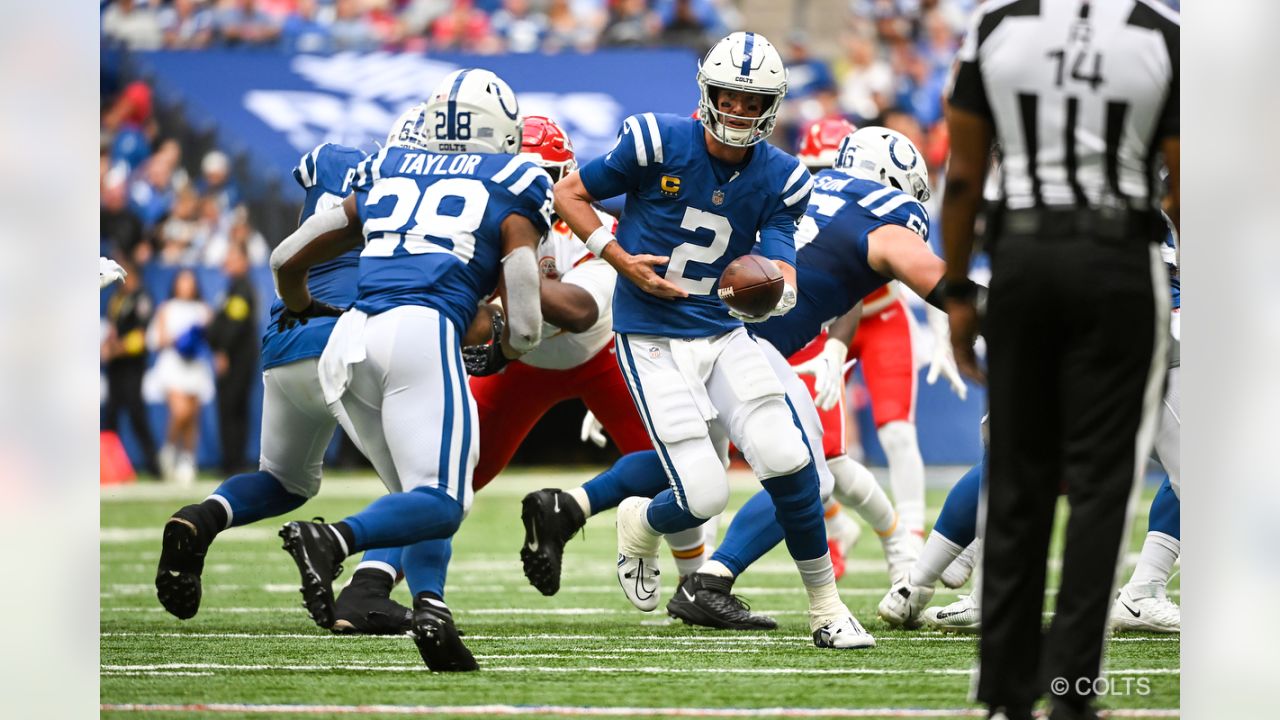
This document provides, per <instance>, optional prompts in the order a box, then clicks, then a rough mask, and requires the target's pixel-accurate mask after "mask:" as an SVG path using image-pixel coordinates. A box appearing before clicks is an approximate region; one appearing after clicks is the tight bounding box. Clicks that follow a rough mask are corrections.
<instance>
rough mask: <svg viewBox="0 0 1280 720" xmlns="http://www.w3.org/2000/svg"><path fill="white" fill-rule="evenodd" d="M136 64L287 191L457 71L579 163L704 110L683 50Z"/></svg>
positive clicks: (229, 57)
mask: <svg viewBox="0 0 1280 720" xmlns="http://www.w3.org/2000/svg"><path fill="white" fill-rule="evenodd" d="M133 58H134V59H135V60H136V61H137V62H138V63H139V65H140V69H141V70H142V71H143V74H144V75H146V76H148V77H150V78H151V79H152V80H153V82H154V84H155V87H156V89H157V91H158V92H159V93H160V95H161V97H162V98H163V99H164V100H166V101H172V100H176V101H179V102H181V103H182V104H183V105H184V106H185V107H186V109H187V113H186V114H187V117H188V119H190V120H192V121H200V122H203V121H209V122H211V123H213V124H214V125H216V128H217V131H218V138H219V144H221V145H222V146H223V147H224V148H226V149H227V150H230V151H232V152H234V153H240V152H244V153H247V154H248V155H249V157H250V161H251V163H252V164H253V166H254V168H255V170H256V171H257V172H269V173H273V174H274V175H275V176H276V177H278V178H280V179H281V180H282V181H285V182H289V183H291V182H292V180H290V179H289V177H288V176H289V173H290V172H291V171H292V169H293V167H294V166H295V165H296V164H297V162H298V158H299V157H300V156H301V155H302V154H303V153H306V152H309V151H310V150H311V149H312V148H314V147H315V146H316V145H318V144H320V143H322V142H334V143H339V144H343V145H350V146H353V147H359V148H362V149H365V150H372V149H373V148H374V147H375V146H374V144H373V143H374V141H377V142H379V143H381V142H382V141H383V139H384V138H386V136H387V132H388V130H389V129H390V128H391V124H392V123H393V122H394V121H395V119H396V117H398V116H399V115H400V113H401V112H403V111H404V110H406V109H408V108H409V107H411V106H412V105H414V104H416V103H419V102H422V101H424V100H425V99H426V98H427V95H428V94H429V93H430V92H431V90H432V89H433V88H434V87H435V86H436V84H437V83H438V82H439V81H440V80H441V79H443V78H444V77H445V76H446V75H448V74H449V73H450V72H452V71H454V70H457V69H458V68H464V67H482V68H485V69H488V70H492V71H494V72H495V73H497V74H498V75H499V76H500V77H502V79H504V80H506V81H507V83H508V84H509V85H511V87H512V88H513V89H514V90H515V91H516V93H517V94H518V95H519V97H520V110H521V112H522V113H523V114H525V115H546V116H548V117H551V118H553V119H555V120H556V121H557V122H559V123H560V124H561V125H563V126H564V127H565V130H566V131H567V132H568V133H569V137H570V138H572V139H573V143H574V147H575V149H576V151H577V152H578V155H579V158H580V160H582V161H586V160H590V159H592V158H595V157H597V156H599V155H603V154H604V153H605V152H607V151H608V150H609V148H610V147H612V145H613V142H614V139H615V138H616V136H617V132H618V128H619V127H621V125H622V120H623V119H624V118H626V117H627V116H628V115H631V114H634V113H639V112H670V113H677V114H681V115H688V114H690V113H692V112H693V111H694V109H695V108H696V107H697V102H698V90H697V85H696V83H695V82H694V77H695V74H696V72H697V56H696V55H694V54H693V53H691V52H689V51H686V50H609V51H599V52H595V53H592V54H590V55H581V54H576V53H565V54H559V55H540V54H535V55H486V56H469V55H431V56H427V55H420V54H393V53H385V52H372V53H357V52H346V53H338V54H335V55H305V54H300V55H282V54H279V53H275V52H257V51H245V50H239V51H236V50H222V51H220V50H208V51H203V52H198V53H192V52H183V51H157V52H141V53H135V54H134V55H133Z"/></svg>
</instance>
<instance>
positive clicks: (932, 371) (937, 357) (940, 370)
mask: <svg viewBox="0 0 1280 720" xmlns="http://www.w3.org/2000/svg"><path fill="white" fill-rule="evenodd" d="M927 307H928V309H927V310H926V311H925V314H926V315H928V316H929V329H930V330H932V331H933V356H932V357H930V358H929V374H928V375H926V376H925V379H924V381H925V382H926V383H928V384H930V385H932V384H934V383H935V382H937V381H938V376H939V375H942V376H944V377H946V378H947V382H949V383H951V389H952V390H954V391H955V393H956V396H958V397H959V398H960V399H961V400H964V399H965V398H966V397H968V395H969V386H968V385H965V384H964V379H963V378H961V377H960V369H959V368H957V367H956V358H955V356H954V354H952V352H951V326H950V324H949V323H948V322H947V314H946V313H944V312H942V311H941V310H939V309H938V308H936V307H934V306H932V305H929V306H927Z"/></svg>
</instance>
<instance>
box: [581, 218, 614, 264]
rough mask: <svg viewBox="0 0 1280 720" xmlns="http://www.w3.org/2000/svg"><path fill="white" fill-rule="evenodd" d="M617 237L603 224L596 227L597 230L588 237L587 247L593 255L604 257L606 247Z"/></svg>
mask: <svg viewBox="0 0 1280 720" xmlns="http://www.w3.org/2000/svg"><path fill="white" fill-rule="evenodd" d="M616 239H617V238H615V237H614V236H613V233H612V232H610V231H609V228H608V227H606V226H604V225H601V226H600V227H598V228H596V230H595V232H593V233H591V237H589V238H587V249H588V250H590V251H591V254H592V255H595V256H596V257H598V258H602V257H604V249H605V248H606V247H608V246H609V243H611V242H613V241H614V240H616Z"/></svg>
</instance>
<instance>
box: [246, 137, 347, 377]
mask: <svg viewBox="0 0 1280 720" xmlns="http://www.w3.org/2000/svg"><path fill="white" fill-rule="evenodd" d="M364 158H365V153H364V152H362V151H360V150H357V149H355V148H352V147H344V146H342V145H334V144H332V143H324V144H323V145H319V146H317V147H316V149H314V150H312V151H311V152H309V153H307V154H306V155H303V156H302V159H301V160H300V161H299V162H298V167H296V168H294V169H293V179H294V180H297V181H298V184H299V185H301V186H302V189H303V190H305V191H306V193H307V194H306V198H305V199H304V200H303V204H302V215H301V217H299V218H298V222H299V224H301V223H302V222H304V221H306V219H307V218H309V217H311V216H312V215H314V214H316V213H317V212H321V211H324V210H328V209H330V208H333V207H337V206H338V205H340V204H342V200H343V199H344V198H346V197H347V196H348V195H350V194H351V183H352V180H354V178H355V171H356V166H357V165H359V164H360V161H361V160H364ZM359 261H360V250H359V249H353V250H349V251H347V252H345V253H343V254H342V255H340V256H338V257H336V258H334V259H333V260H329V261H327V262H324V263H321V264H319V265H316V266H315V267H313V268H311V270H310V272H308V273H307V287H308V288H310V290H311V296H312V297H314V298H316V299H317V300H320V301H322V302H326V303H329V304H330V305H333V306H336V307H341V308H345V307H349V306H350V305H351V303H353V302H355V299H356V273H357V266H358V265H359ZM282 312H284V302H282V301H281V300H280V298H276V299H275V300H274V301H272V303H271V322H269V323H268V324H267V328H266V331H265V332H264V333H263V334H262V366H263V368H273V367H276V366H278V365H286V364H288V363H291V362H296V361H298V360H302V359H305V358H313V357H320V353H322V352H324V345H325V343H326V342H328V341H329V333H330V332H332V331H333V324H334V323H335V322H337V320H338V319H337V318H332V317H321V318H311V319H310V320H309V321H308V322H307V324H306V325H302V324H297V325H294V326H293V327H292V328H289V329H288V330H285V331H284V332H277V330H276V327H277V325H276V323H277V321H279V319H280V314H281V313H282Z"/></svg>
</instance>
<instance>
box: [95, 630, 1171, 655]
mask: <svg viewBox="0 0 1280 720" xmlns="http://www.w3.org/2000/svg"><path fill="white" fill-rule="evenodd" d="M713 633H714V631H708V634H707V635H705V636H702V637H697V636H688V635H628V636H626V637H619V636H616V635H572V634H556V633H539V634H535V635H470V634H469V635H467V636H466V642H534V641H542V640H570V641H586V640H598V641H608V642H614V641H617V640H620V639H621V640H626V641H628V642H637V641H640V642H663V643H669V644H672V645H730V646H731V645H793V644H796V645H808V644H810V643H811V642H813V641H812V640H810V639H809V638H806V637H785V636H784V637H771V636H767V635H757V634H754V633H751V634H745V635H738V636H734V635H728V634H713ZM101 637H104V638H117V637H122V638H127V637H146V638H188V639H192V640H228V639H243V640H260V639H264V640H265V639H275V640H337V641H340V642H351V641H353V640H404V639H407V638H408V635H335V634H332V633H328V634H320V633H235V632H225V633H222V632H189V633H181V632H135V631H118V632H104V633H102V634H101ZM1180 639H1181V638H1179V637H1177V636H1176V635H1161V636H1158V637H1122V636H1116V637H1112V638H1111V639H1110V640H1111V642H1178V641H1179V640H1180ZM975 640H976V638H975V637H970V636H965V635H942V634H937V633H928V632H921V633H918V634H915V635H888V636H881V637H877V638H876V642H968V643H971V642H975ZM639 649H641V650H645V651H651V650H659V649H661V648H657V647H654V648H639ZM610 650H613V648H610ZM680 651H681V652H689V650H687V649H681V650H680ZM708 652H733V651H732V650H725V649H717V650H711V651H708Z"/></svg>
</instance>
